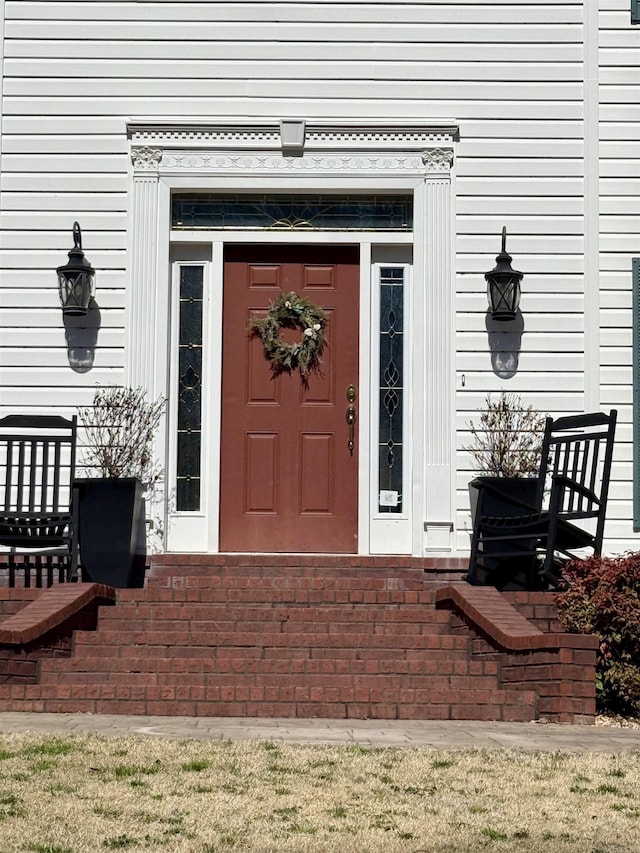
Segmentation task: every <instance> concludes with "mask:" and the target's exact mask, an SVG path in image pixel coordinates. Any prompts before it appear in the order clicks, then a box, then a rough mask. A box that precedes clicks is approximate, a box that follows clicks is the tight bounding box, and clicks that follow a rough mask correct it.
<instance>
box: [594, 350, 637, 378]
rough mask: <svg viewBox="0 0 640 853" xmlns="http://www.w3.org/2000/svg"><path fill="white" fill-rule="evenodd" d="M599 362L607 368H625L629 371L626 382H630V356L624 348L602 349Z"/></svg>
mask: <svg viewBox="0 0 640 853" xmlns="http://www.w3.org/2000/svg"><path fill="white" fill-rule="evenodd" d="M600 360H601V363H602V364H603V365H605V366H607V367H626V368H627V369H628V371H629V377H628V381H629V382H631V379H632V376H631V354H630V353H629V350H628V349H627V348H626V347H602V348H601V350H600Z"/></svg>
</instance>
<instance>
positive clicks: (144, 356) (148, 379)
mask: <svg viewBox="0 0 640 853" xmlns="http://www.w3.org/2000/svg"><path fill="white" fill-rule="evenodd" d="M161 158H162V153H161V151H160V150H159V149H151V148H134V149H133V150H132V153H131V159H132V162H133V186H132V192H131V230H130V241H131V242H130V246H129V253H128V254H129V261H130V264H129V281H128V287H127V293H128V303H127V314H128V316H127V349H126V381H127V384H129V385H131V386H132V387H134V388H137V387H142V388H144V389H146V390H147V391H148V392H149V393H150V394H151V395H155V393H156V389H155V387H154V372H155V355H156V341H157V334H158V329H157V320H156V310H157V309H156V302H157V294H156V284H157V259H158V250H157V240H158V181H159V176H158V166H159V164H160V161H161Z"/></svg>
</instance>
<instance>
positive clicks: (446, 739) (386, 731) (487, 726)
mask: <svg viewBox="0 0 640 853" xmlns="http://www.w3.org/2000/svg"><path fill="white" fill-rule="evenodd" d="M26 731H33V732H50V733H54V734H78V733H80V732H93V733H98V734H102V735H114V736H122V735H141V736H153V737H168V738H195V739H201V740H208V739H215V740H218V739H221V740H226V739H230V740H273V741H285V742H287V743H317V744H335V745H342V744H356V743H357V744H361V745H365V746H381V747H384V746H394V747H425V748H427V749H450V748H454V749H463V748H478V749H480V748H484V749H487V748H488V749H510V748H512V749H520V750H527V751H539V750H542V751H556V750H559V751H562V752H625V751H630V750H639V751H640V729H633V728H617V727H614V726H570V725H558V724H554V723H485V722H477V721H460V722H458V721H453V720H447V721H439V720H420V721H409V720H407V721H405V720H317V719H309V720H306V719H262V718H255V717H253V718H251V717H249V718H247V717H138V716H135V717H133V716H132V717H129V716H124V715H123V716H120V715H106V714H105V715H98V714H45V713H42V714H40V713H37V714H35V713H34V714H31V713H22V712H21V713H18V712H13V713H11V712H4V713H0V732H1V733H3V734H7V733H10V732H26Z"/></svg>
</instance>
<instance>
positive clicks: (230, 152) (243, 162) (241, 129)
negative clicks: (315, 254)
mask: <svg viewBox="0 0 640 853" xmlns="http://www.w3.org/2000/svg"><path fill="white" fill-rule="evenodd" d="M127 130H128V135H129V138H130V140H131V161H132V163H133V168H134V171H136V172H149V171H154V172H161V173H163V174H165V173H169V172H171V173H178V174H180V173H184V172H187V171H189V172H192V171H197V172H200V173H205V172H206V173H208V174H215V173H218V172H223V173H224V174H228V173H230V172H231V173H246V172H254V173H255V172H264V173H274V172H289V173H304V172H317V173H321V174H322V173H328V172H352V173H358V174H363V173H367V172H371V173H380V172H384V173H386V174H393V173H395V174H405V175H406V174H425V173H440V174H447V173H448V172H449V171H450V169H451V167H452V164H453V145H454V142H455V141H456V140H457V138H458V128H457V126H456V125H455V124H453V123H442V124H437V125H425V126H417V125H394V126H386V125H385V126H379V125H343V126H335V125H313V124H309V123H307V124H306V127H305V134H304V147H303V149H302V150H301V151H296V153H295V154H292V153H291V152H290V151H288V150H287V149H286V148H284V149H283V144H282V142H283V141H282V137H281V128H280V126H279V125H275V124H271V125H251V126H227V125H217V126H203V125H176V126H167V125H165V124H160V123H159V124H149V123H145V124H138V123H135V122H132V123H130V124H129V125H128V128H127Z"/></svg>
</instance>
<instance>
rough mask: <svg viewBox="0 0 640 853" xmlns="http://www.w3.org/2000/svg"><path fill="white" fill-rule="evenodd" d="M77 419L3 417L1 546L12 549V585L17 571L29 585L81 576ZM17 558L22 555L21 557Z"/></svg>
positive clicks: (0, 427) (0, 444) (0, 431)
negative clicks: (55, 577) (32, 578)
mask: <svg viewBox="0 0 640 853" xmlns="http://www.w3.org/2000/svg"><path fill="white" fill-rule="evenodd" d="M76 431H77V419H76V417H75V416H74V417H73V418H71V419H70V420H68V419H66V418H62V417H59V416H56V415H8V416H7V417H5V418H2V419H1V420H0V545H3V546H5V547H6V548H7V549H8V557H7V563H8V567H9V585H10V586H15V573H16V569H17V568H20V569H23V570H24V574H25V577H24V583H25V586H30V585H31V582H30V573H31V570H32V569H34V570H35V580H36V586H42V580H43V569H46V573H47V574H46V582H47V583H46V585H47V586H51V584H52V583H53V571H54V567H55V568H57V570H58V576H59V577H58V579H59V580H60V581H69V580H76V579H77V577H78V539H77V530H78V525H77V520H76V518H75V502H74V500H73V482H74V477H75V459H76ZM18 557H19V559H17V558H18Z"/></svg>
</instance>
